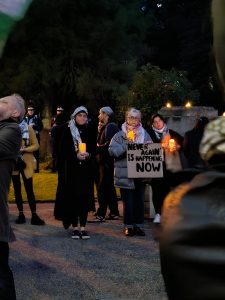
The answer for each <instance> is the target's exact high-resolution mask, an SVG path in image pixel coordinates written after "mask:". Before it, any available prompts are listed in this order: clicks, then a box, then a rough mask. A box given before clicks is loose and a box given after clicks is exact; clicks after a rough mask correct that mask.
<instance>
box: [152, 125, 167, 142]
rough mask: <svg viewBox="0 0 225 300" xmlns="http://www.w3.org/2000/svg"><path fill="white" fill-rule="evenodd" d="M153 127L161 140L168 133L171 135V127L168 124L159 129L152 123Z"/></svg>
mask: <svg viewBox="0 0 225 300" xmlns="http://www.w3.org/2000/svg"><path fill="white" fill-rule="evenodd" d="M152 129H153V130H154V132H155V135H156V137H157V139H158V140H159V141H161V140H162V139H163V138H164V137H165V136H166V135H169V129H168V127H167V126H166V124H165V125H164V126H163V128H161V129H157V128H155V127H154V126H153V125H152Z"/></svg>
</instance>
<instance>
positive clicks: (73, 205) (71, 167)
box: [54, 124, 96, 223]
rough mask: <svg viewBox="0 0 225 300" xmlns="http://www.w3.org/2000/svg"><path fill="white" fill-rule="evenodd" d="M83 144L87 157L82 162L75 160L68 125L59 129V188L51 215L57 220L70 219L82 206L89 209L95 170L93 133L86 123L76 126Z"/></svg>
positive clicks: (75, 154)
mask: <svg viewBox="0 0 225 300" xmlns="http://www.w3.org/2000/svg"><path fill="white" fill-rule="evenodd" d="M79 131H80V136H81V139H82V142H83V143H86V146H87V152H88V153H90V158H88V159H86V160H85V161H79V160H78V159H77V153H76V152H75V147H74V143H73V139H72V135H71V132H70V128H69V127H68V124H65V125H64V127H63V128H61V133H62V137H61V140H60V142H59V145H58V151H57V153H58V154H57V155H58V157H57V161H58V187H57V193H56V202H55V209H54V215H55V218H56V219H59V220H63V221H64V220H65V221H67V222H68V221H71V223H72V220H73V218H74V214H75V213H76V214H77V213H78V212H79V211H80V208H81V206H82V207H85V208H86V209H87V211H90V210H91V209H92V208H91V204H92V199H93V188H94V171H93V168H94V167H93V158H94V155H95V141H96V139H95V134H94V132H93V130H92V129H91V128H90V127H88V126H83V127H81V128H79Z"/></svg>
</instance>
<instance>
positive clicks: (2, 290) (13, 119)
mask: <svg viewBox="0 0 225 300" xmlns="http://www.w3.org/2000/svg"><path fill="white" fill-rule="evenodd" d="M24 113H25V108H24V100H23V99H22V97H21V96H19V95H17V94H13V95H10V96H7V97H4V98H1V99H0V299H2V300H3V299H10V300H13V299H16V294H15V286H14V280H13V274H12V271H11V269H10V267H9V264H8V262H9V245H8V243H9V242H11V241H14V240H15V236H14V234H13V231H12V229H11V226H10V223H9V211H8V204H7V201H8V193H9V187H10V181H11V175H12V171H13V168H14V165H15V162H16V159H17V156H18V153H19V150H20V143H21V131H20V128H19V125H18V124H17V123H19V122H20V121H22V119H23V116H24Z"/></svg>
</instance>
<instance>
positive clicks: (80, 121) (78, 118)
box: [75, 112, 87, 125]
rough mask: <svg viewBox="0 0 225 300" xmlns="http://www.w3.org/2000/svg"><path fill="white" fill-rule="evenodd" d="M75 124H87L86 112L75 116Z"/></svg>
mask: <svg viewBox="0 0 225 300" xmlns="http://www.w3.org/2000/svg"><path fill="white" fill-rule="evenodd" d="M75 122H76V123H77V124H78V125H84V124H86V123H87V114H86V113H84V112H81V113H79V114H77V115H76V116H75Z"/></svg>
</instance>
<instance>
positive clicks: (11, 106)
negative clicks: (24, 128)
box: [0, 96, 19, 120]
mask: <svg viewBox="0 0 225 300" xmlns="http://www.w3.org/2000/svg"><path fill="white" fill-rule="evenodd" d="M18 116H19V112H18V110H17V107H16V104H15V101H14V99H13V98H12V96H8V97H4V98H1V99H0V120H7V119H9V118H17V117H18Z"/></svg>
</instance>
